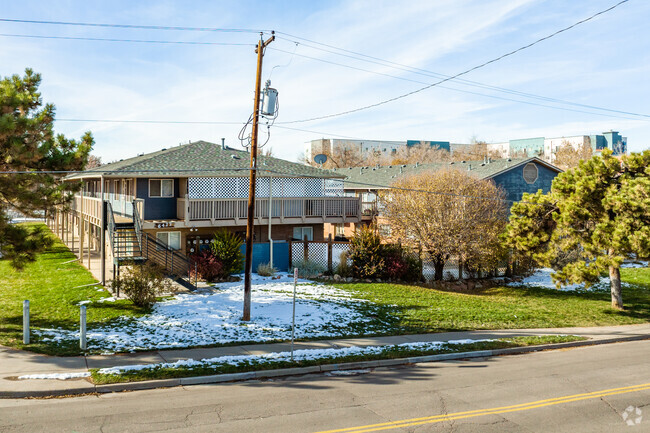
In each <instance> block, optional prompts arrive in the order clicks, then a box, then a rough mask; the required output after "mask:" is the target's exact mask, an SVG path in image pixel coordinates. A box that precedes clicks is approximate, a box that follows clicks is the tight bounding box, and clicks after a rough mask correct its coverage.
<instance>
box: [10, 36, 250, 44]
mask: <svg viewBox="0 0 650 433" xmlns="http://www.w3.org/2000/svg"><path fill="white" fill-rule="evenodd" d="M0 36H2V37H12V38H28V39H58V40H71V41H92V42H129V43H142V44H165V45H222V46H250V47H254V46H255V44H250V43H235V42H201V41H162V40H154V39H118V38H92V37H85V36H84V37H81V36H44V35H24V34H22V35H21V34H13V33H0Z"/></svg>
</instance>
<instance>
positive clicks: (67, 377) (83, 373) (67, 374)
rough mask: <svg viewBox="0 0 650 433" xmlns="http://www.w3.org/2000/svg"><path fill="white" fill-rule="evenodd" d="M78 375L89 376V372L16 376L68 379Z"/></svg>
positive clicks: (76, 377) (20, 377)
mask: <svg viewBox="0 0 650 433" xmlns="http://www.w3.org/2000/svg"><path fill="white" fill-rule="evenodd" d="M80 377H90V373H89V372H87V371H84V372H79V373H47V374H26V375H24V376H18V379H23V380H24V379H57V380H68V379H78V378H80Z"/></svg>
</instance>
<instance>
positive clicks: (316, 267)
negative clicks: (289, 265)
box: [293, 260, 326, 278]
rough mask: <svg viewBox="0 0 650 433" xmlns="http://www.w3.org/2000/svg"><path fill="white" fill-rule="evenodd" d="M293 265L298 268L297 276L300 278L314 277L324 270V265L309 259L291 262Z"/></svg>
mask: <svg viewBox="0 0 650 433" xmlns="http://www.w3.org/2000/svg"><path fill="white" fill-rule="evenodd" d="M293 267H294V268H298V276H299V277H300V278H314V277H317V276H318V275H319V274H322V273H324V272H325V270H326V269H325V267H324V266H323V265H321V264H320V263H317V262H313V261H311V260H301V261H299V262H293Z"/></svg>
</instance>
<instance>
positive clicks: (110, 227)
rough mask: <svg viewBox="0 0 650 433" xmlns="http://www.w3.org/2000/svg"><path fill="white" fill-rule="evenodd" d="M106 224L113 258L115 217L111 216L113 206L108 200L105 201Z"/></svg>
mask: <svg viewBox="0 0 650 433" xmlns="http://www.w3.org/2000/svg"><path fill="white" fill-rule="evenodd" d="M106 218H107V221H106V225H107V228H108V239H110V242H111V250H112V251H113V258H115V239H114V237H115V218H114V217H113V206H111V202H110V201H106Z"/></svg>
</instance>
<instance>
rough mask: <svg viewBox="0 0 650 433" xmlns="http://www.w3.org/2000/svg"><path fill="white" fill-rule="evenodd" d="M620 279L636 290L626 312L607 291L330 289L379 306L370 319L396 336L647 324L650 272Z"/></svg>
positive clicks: (626, 293) (627, 297)
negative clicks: (612, 303) (382, 323)
mask: <svg viewBox="0 0 650 433" xmlns="http://www.w3.org/2000/svg"><path fill="white" fill-rule="evenodd" d="M622 280H623V281H625V282H628V283H632V284H634V285H635V287H632V288H624V289H623V301H624V303H625V311H616V310H613V309H612V308H610V301H611V298H610V294H609V293H608V292H562V291H559V290H553V289H541V288H515V287H495V288H490V289H486V290H483V291H480V292H477V293H475V294H466V293H455V292H448V291H442V290H436V289H431V288H428V287H420V286H413V285H405V284H358V283H349V284H346V283H337V284H335V285H336V286H337V287H339V288H341V289H343V290H348V291H351V292H353V295H354V296H355V297H357V298H361V299H367V300H369V301H372V302H373V303H375V304H378V305H380V306H381V308H379V309H378V310H377V309H374V310H373V311H372V313H371V314H374V315H376V316H377V319H378V320H385V321H386V322H389V323H392V327H393V329H394V332H395V333H398V334H399V333H401V334H410V333H426V332H442V331H458V330H471V329H513V328H550V327H568V326H605V325H625V324H633V323H645V322H648V321H650V268H641V269H623V270H622ZM369 314H370V310H369Z"/></svg>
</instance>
